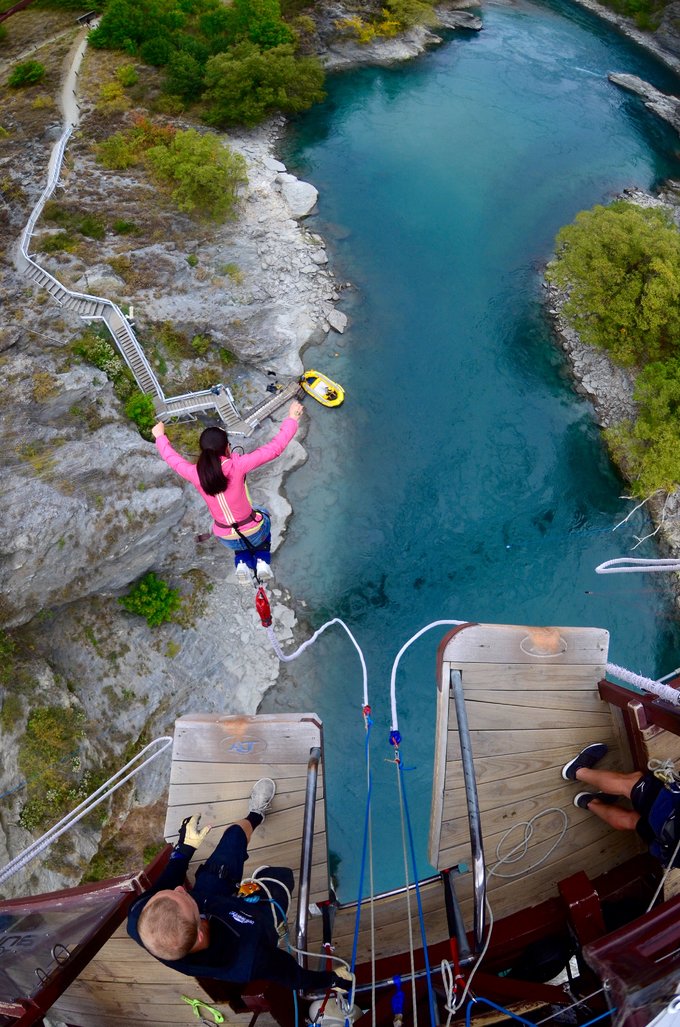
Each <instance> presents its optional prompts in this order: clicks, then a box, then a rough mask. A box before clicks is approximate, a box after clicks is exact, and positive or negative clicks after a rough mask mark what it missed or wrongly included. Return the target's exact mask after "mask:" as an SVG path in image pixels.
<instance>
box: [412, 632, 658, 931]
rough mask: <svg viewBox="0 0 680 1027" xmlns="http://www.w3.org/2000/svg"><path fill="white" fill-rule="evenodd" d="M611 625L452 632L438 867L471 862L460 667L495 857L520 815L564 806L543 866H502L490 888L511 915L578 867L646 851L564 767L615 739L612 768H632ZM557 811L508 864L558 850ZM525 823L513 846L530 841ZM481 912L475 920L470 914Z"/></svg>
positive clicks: (440, 763)
mask: <svg viewBox="0 0 680 1027" xmlns="http://www.w3.org/2000/svg"><path fill="white" fill-rule="evenodd" d="M608 638H609V636H608V633H607V632H606V631H602V630H599V629H594V628H559V629H557V628H556V629H530V628H526V627H515V626H510V625H466V626H465V627H464V628H462V629H458V630H457V632H455V633H452V636H451V637H450V639H449V641H448V643H447V644H446V646H445V649H444V651H443V652H442V653H441V669H440V681H439V689H440V691H439V699H438V710H437V741H436V748H437V758H436V761H435V776H434V784H433V802H432V814H431V825H430V860H431V862H432V863H433V865H434V866H436V867H437V868H438V869H444V868H447V867H451V866H455V865H457V864H458V863H460V862H464V863H466V864H468V865H470V859H471V855H470V845H469V828H468V816H467V804H466V796H465V788H464V783H463V774H462V763H461V759H460V744H459V739H458V726H457V722H456V713H455V706H454V702H453V697H452V694H451V692H450V688H449V682H450V672H451V671H452V670H459V671H460V672H461V674H462V682H463V690H464V695H465V707H466V712H467V718H468V723H469V728H470V736H471V744H472V752H473V755H474V766H475V774H476V778H477V790H478V797H479V805H480V810H481V820H482V836H483V841H484V851H485V862H486V865H487V867H492V866H493V865H494V864H495V863H496V862H497V860H498V855H497V852H496V848H497V845H499V844H500V843H501V841H502V837H503V834H504V832H505V831H507V830H508V828H511V827H512V826H513V824H519V823H521V822H522V821H526V820H529V819H530V818H531V817H533V816H534V815H535V814H537V813H539V812H541V811H542V810H546V809H548V808H556V809H557V810H563V811H564V813H565V814H566V817H567V821H568V828H567V832H566V834H565V836H564V837H563V838H562V840H561V841H560V842H559V844H558V845H557V847H556V848H555V850H554V851H553V852H552V853H551V854H550V855H549V856H547V858H546V859H545V861H544V862H542V864H541V865H540V866H539V867H536V869H533V870H529V871H528V872H527V873H526V874H525V875H522V876H520V877H517V878H514V879H512V880H507V879H504V878H502V877H500V876H490V877H488V880H487V887H488V896H489V900H490V902H491V904H492V907H493V911H494V916H495V917H501V916H506V915H508V914H510V913H514V912H516V911H517V910H519V909H522V908H524V907H527V906H532V905H535V904H536V903H538V902H541V901H543V900H544V899H547V898H550V897H552V896H555V895H556V894H557V892H556V884H557V882H558V881H559V880H560V879H561V878H563V877H566V876H568V875H569V874H571V873H573V872H574V871H575V870H577V869H583V870H585V871H586V872H587V873H588V875H589V876H590V877H595V876H597V875H598V874H601V873H603V872H604V871H606V870H608V869H610V868H612V867H614V866H617V865H618V864H619V863H622V862H623V861H624V860H626V859H627V858H629V857H630V856H632V855H634V854H635V853H636V852H639V851H641V850H642V846H641V844H639V842H638V840H637V838H636V836H635V835H633V834H632V833H629V832H615V831H613V830H612V829H611V828H610V827H608V826H607V825H606V824H604V823H603V822H602V821H600V820H598V819H597V818H596V817H595V816H593V815H592V814H591V813H588V811H587V810H581V809H577V808H576V807H575V806H574V805H573V801H572V800H573V797H574V795H575V794H576V790H577V786H576V785H574V784H573V783H572V782H569V781H564V780H563V779H562V777H561V768H562V766H563V765H564V764H565V763H566V762H567V761H568V760H569V758H570V757H572V756H574V755H575V754H576V753H577V752H578V751H579V750H580V749H582V748H583V747H584V746H585V745H587V744H588V743H590V742H605V743H606V744H607V745H608V746H609V754H608V756H607V757H606V759H605V760H604V761H603V762H602V764H601V766H602V767H611V768H613V769H619V770H629V769H630V763H629V762H628V760H629V757H628V756H627V755H626V756H625V757H623V756H622V752H625V751H626V750H625V749H623V750H622V749H621V746H620V736H619V732H618V721H617V720H615V719H614V717H613V716H612V714H611V712H610V709H609V705H608V704H607V703H604V702H602V700H601V699H600V697H599V694H598V691H597V683H598V681H599V680H600V679H601V678H602V677H604V674H605V665H606V661H607V648H608ZM562 825H563V818H562V816H561V815H560V814H559V813H550V814H547V815H546V816H545V817H542V818H541V819H540V820H539V821H537V822H535V825H534V834H533V836H532V838H531V841H530V843H529V847H528V851H527V853H526V856H524V857H523V858H522V860H521V861H520V862H517V863H513V864H511V865H507V866H505V867H501V868H499V874H504V873H509V872H513V873H517V872H518V871H521V869H522V866H526V867H530V866H531V864H534V863H536V862H537V861H538V860H540V859H541V858H543V857H546V854H547V853H548V850H549V849H550V847H551V845H552V844H553V843H554V842H555V840H556V839H557V837H558V835H559V833H560V831H561V830H562ZM521 838H522V830H521V829H518V830H517V831H514V832H513V834H512V835H511V836H509V838H508V839H507V841H506V842H505V843H504V844H503V845H502V849H501V850H500V851H501V854H505V853H507V852H508V851H509V849H510V848H512V846H513V845H515V844H516V843H518V842H519V841H521ZM470 877H471V875H470V874H467V875H465V876H464V877H462V878H460V879H459V880H460V884H461V887H460V888H459V896H460V897H461V899H462V900H463V901H462V902H461V904H462V907H463V912H464V913H467V914H469V913H470V910H471V880H470ZM468 922H469V920H468Z"/></svg>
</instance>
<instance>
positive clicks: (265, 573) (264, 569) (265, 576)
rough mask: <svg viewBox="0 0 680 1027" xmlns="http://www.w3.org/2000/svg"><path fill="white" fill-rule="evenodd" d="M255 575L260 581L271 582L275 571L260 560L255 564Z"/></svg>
mask: <svg viewBox="0 0 680 1027" xmlns="http://www.w3.org/2000/svg"><path fill="white" fill-rule="evenodd" d="M255 574H256V575H257V577H258V578H259V579H260V581H269V580H270V579H271V578H273V577H274V571H273V570H272V569H271V565H270V564H268V563H265V561H264V560H258V561H257V563H256V564H255Z"/></svg>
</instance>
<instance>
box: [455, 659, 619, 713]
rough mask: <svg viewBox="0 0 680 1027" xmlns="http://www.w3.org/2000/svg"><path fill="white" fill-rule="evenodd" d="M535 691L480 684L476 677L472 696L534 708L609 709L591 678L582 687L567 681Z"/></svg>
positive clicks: (487, 701)
mask: <svg viewBox="0 0 680 1027" xmlns="http://www.w3.org/2000/svg"><path fill="white" fill-rule="evenodd" d="M562 669H564V668H562ZM524 684H525V682H524V681H523V682H522V685H524ZM535 691H540V693H541V694H540V696H537V695H536V694H535ZM535 691H532V690H529V689H527V688H524V687H523V688H522V690H521V691H520V690H519V689H510V688H507V687H505V685H501V686H499V687H498V688H489V689H486V688H479V687H478V682H477V681H476V680H475V679H474V678H473V687H472V688H471V689H470V693H469V698H470V701H471V702H475V703H493V704H494V705H496V704H498V703H502V704H505V705H509V706H525V707H526V708H527V709H528V710H530V711H532V712H533V710H534V709H535V708H536V707H541V709H544V710H548V709H552V710H573V711H575V712H576V711H580V712H584V713H587V712H595V713H597V712H604V713H608V704H607V703H605V702H604V700H603V699H601V698H600V695H599V692H597V691H594V690H593V686H592V682H590V681H589V682H587V684H586V685H585V687H583V688H582V689H577V688H575V687H569V685H568V684H566V685H562V687H561V688H560V689H559V690H558V689H556V690H554V691H547V690H546V689H543V688H541V689H536V690H535Z"/></svg>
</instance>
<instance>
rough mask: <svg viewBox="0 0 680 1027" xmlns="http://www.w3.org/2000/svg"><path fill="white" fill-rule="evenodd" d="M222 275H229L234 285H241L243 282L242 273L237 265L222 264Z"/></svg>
mask: <svg viewBox="0 0 680 1027" xmlns="http://www.w3.org/2000/svg"><path fill="white" fill-rule="evenodd" d="M222 274H224V275H229V277H230V278H231V280H232V282H234V284H235V285H241V283H242V282H243V271H241V268H240V267H239V266H238V264H233V263H230V264H224V265H223V266H222Z"/></svg>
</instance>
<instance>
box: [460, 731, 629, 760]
mask: <svg viewBox="0 0 680 1027" xmlns="http://www.w3.org/2000/svg"><path fill="white" fill-rule="evenodd" d="M591 734H592V735H593V737H592V738H591V737H590V735H591ZM593 738H595V735H594V733H592V732H583V731H581V730H579V729H578V728H576V727H566V728H556V727H552V728H534V727H530V726H527V727H525V728H521V727H517V725H514V724H513V726H512V727H508V728H507V729H506V730H504V731H480V730H477V731H470V740H471V743H472V751H473V753H474V754H475V759H477V758H479V757H481V756H506V755H511V754H513V753H532V752H535V751H536V750H537V749H551V748H557V747H559V748H562V747H564V746H565V745H568V746H571V751H572V754H576V753H577V752H579V751H580V750H581V749H582V748H583V746H584V745H588V743H589V742H590V741H592V740H593ZM595 740H596V741H598V742H606V743H607V745H610V746H612V747H613V746H615V745H616V742H617V737H616V735H615V733H614V731H613V729H609V730H607V731H606V732H605V731H602V730H601V729H598V731H597V738H596V739H595ZM446 758H447V760H458V759H460V746H459V744H458V736H457V735H454V733H453V732H452V731H449V734H448V738H447V749H446Z"/></svg>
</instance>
